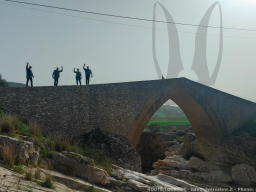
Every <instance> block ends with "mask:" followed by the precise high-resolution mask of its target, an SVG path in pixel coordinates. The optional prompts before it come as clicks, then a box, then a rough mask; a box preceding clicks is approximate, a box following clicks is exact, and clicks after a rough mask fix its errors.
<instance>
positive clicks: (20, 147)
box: [0, 135, 34, 163]
mask: <svg viewBox="0 0 256 192" xmlns="http://www.w3.org/2000/svg"><path fill="white" fill-rule="evenodd" d="M8 144H11V145H12V147H13V148H14V150H15V151H16V153H17V159H18V160H19V161H20V162H21V163H25V162H26V161H27V160H28V159H29V158H30V156H31V154H32V153H33V152H34V147H33V143H31V142H28V141H22V140H18V139H15V138H12V137H7V136H3V135H0V146H4V145H8ZM0 158H3V153H2V150H1V149H0Z"/></svg>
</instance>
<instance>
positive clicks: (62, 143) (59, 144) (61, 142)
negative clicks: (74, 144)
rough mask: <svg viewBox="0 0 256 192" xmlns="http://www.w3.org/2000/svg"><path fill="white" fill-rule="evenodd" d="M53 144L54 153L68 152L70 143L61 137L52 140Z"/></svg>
mask: <svg viewBox="0 0 256 192" xmlns="http://www.w3.org/2000/svg"><path fill="white" fill-rule="evenodd" d="M53 141H54V142H55V150H56V151H59V152H60V151H70V142H69V140H68V139H66V138H63V137H55V138H53Z"/></svg>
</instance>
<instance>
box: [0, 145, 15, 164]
mask: <svg viewBox="0 0 256 192" xmlns="http://www.w3.org/2000/svg"><path fill="white" fill-rule="evenodd" d="M0 147H1V149H2V152H3V163H4V164H5V165H6V166H8V167H10V168H13V166H14V163H15V160H16V158H17V152H16V151H15V149H14V148H13V146H12V145H11V144H10V143H9V144H7V145H6V144H4V145H3V146H0Z"/></svg>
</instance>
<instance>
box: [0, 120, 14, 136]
mask: <svg viewBox="0 0 256 192" xmlns="http://www.w3.org/2000/svg"><path fill="white" fill-rule="evenodd" d="M0 129H1V132H2V133H9V132H14V130H15V126H14V125H13V123H12V120H11V118H7V117H5V118H1V120H0Z"/></svg>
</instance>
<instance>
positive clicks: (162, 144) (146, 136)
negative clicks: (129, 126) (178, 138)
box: [136, 131, 175, 172]
mask: <svg viewBox="0 0 256 192" xmlns="http://www.w3.org/2000/svg"><path fill="white" fill-rule="evenodd" d="M174 137H175V136H170V135H169V134H164V133H153V132H151V131H144V132H143V133H142V135H141V138H140V143H139V144H138V145H137V148H136V150H137V152H138V153H139V154H140V156H141V164H142V172H150V170H152V164H153V163H154V162H156V161H157V160H159V159H164V158H165V154H164V152H165V151H166V150H168V148H170V147H171V146H172V145H173V142H171V141H169V140H170V139H171V138H174Z"/></svg>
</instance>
